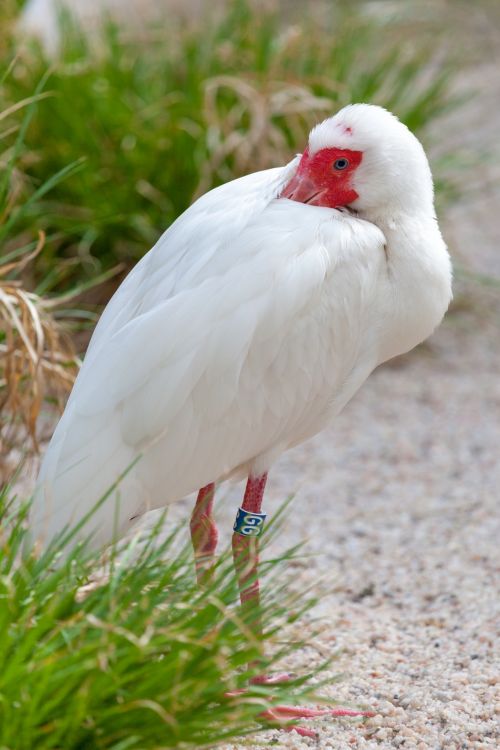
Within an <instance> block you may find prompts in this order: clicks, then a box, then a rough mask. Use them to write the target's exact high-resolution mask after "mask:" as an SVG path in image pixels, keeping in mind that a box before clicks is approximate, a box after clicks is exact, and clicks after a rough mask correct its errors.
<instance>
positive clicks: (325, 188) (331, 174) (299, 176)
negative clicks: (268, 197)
mask: <svg viewBox="0 0 500 750" xmlns="http://www.w3.org/2000/svg"><path fill="white" fill-rule="evenodd" d="M362 158H363V153H362V151H350V150H349V149H344V148H323V149H321V151H317V152H316V153H315V154H314V156H309V149H307V148H306V150H305V151H304V153H303V154H302V158H301V160H300V162H299V166H298V168H297V172H296V173H295V175H294V176H293V177H292V179H291V180H290V182H289V183H288V185H287V186H286V187H285V189H284V190H283V192H282V193H281V196H280V197H281V198H289V199H290V200H293V201H299V203H309V205H311V206H326V207H328V208H340V207H341V206H348V205H349V203H352V202H353V201H354V200H356V198H358V197H359V196H358V194H357V192H356V191H355V190H354V189H353V188H352V186H351V180H352V176H353V173H354V172H355V170H356V168H357V167H358V166H359V165H360V163H361V160H362ZM337 159H347V160H348V162H349V165H348V166H347V167H346V168H345V169H342V170H340V169H339V170H337V169H335V168H334V164H335V162H336V161H337Z"/></svg>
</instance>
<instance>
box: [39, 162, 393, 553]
mask: <svg viewBox="0 0 500 750" xmlns="http://www.w3.org/2000/svg"><path fill="white" fill-rule="evenodd" d="M294 168H295V167H294V165H293V164H292V165H291V169H292V170H293V169H294ZM290 171H291V170H290V166H289V167H288V168H285V169H281V170H269V171H268V172H264V173H258V174H256V175H251V176H249V177H247V178H242V179H241V180H237V181H235V182H233V183H229V184H228V185H225V186H223V187H222V188H218V189H216V190H214V191H212V192H211V193H209V194H207V195H206V196H204V197H203V198H201V199H200V200H199V201H197V203H195V204H194V205H193V206H192V207H191V208H190V209H189V210H188V211H187V212H186V213H185V214H183V215H182V216H181V217H180V219H178V220H177V222H175V224H174V225H173V226H172V227H171V228H170V229H169V230H168V231H167V232H166V233H165V235H163V237H162V238H161V239H160V241H159V242H158V244H157V245H156V246H155V248H154V249H153V250H152V251H151V252H150V253H149V254H148V256H146V257H145V258H144V259H143V260H142V261H141V262H140V263H139V264H138V266H137V267H136V269H134V271H133V272H132V273H131V274H130V276H129V277H128V279H127V280H126V281H125V282H124V284H123V285H122V286H121V287H120V289H119V290H118V292H117V293H116V295H115V296H114V298H113V299H112V301H111V303H110V305H109V306H108V308H107V309H106V311H105V312H104V314H103V316H102V318H101V321H100V323H99V325H98V327H97V329H96V332H95V335H94V337H93V339H92V342H91V345H90V347H89V352H88V355H87V357H86V358H85V361H84V364H83V367H82V371H81V373H80V375H79V377H78V380H77V383H76V385H75V388H74V390H73V393H72V395H71V398H70V400H69V403H68V406H67V409H66V411H65V414H64V415H63V417H62V419H61V421H60V423H59V425H58V428H57V430H56V432H55V434H54V438H53V440H52V442H51V445H50V446H49V449H48V451H47V454H46V457H45V459H44V464H43V466H42V470H41V474H40V482H39V487H41V490H40V491H39V492H38V494H37V499H36V505H37V506H38V509H37V508H35V516H37V517H38V523H39V524H40V523H41V524H42V526H40V525H39V527H38V528H39V529H45V531H46V532H47V534H48V535H49V536H50V535H51V534H52V533H54V531H56V530H57V529H58V528H60V527H61V526H63V525H64V524H65V523H67V522H69V521H71V520H73V521H74V520H77V519H78V518H80V517H81V516H82V515H83V513H85V512H86V511H87V510H88V509H89V508H90V507H91V506H92V504H93V503H94V502H95V501H96V500H97V499H98V498H99V497H100V496H101V495H102V494H103V493H104V492H106V490H107V489H108V488H109V487H110V485H111V484H112V483H113V481H115V480H116V478H117V477H118V475H119V474H120V473H121V472H123V471H124V470H125V469H127V467H128V466H129V465H130V464H131V463H132V462H133V461H134V459H136V457H137V456H138V455H141V456H142V457H141V458H140V460H139V461H138V463H137V464H136V466H134V468H133V469H132V470H131V471H130V472H129V474H128V475H127V477H126V478H125V480H123V482H122V484H121V486H120V510H119V514H118V515H119V520H120V519H121V520H120V523H121V521H122V520H125V519H129V518H131V517H133V516H134V515H137V514H138V513H140V512H143V511H144V509H145V508H147V507H158V506H161V505H162V504H163V503H166V502H169V501H171V500H174V499H177V498H179V497H181V496H183V495H184V494H186V493H188V492H190V491H192V490H194V489H196V488H197V487H199V486H202V485H203V484H206V483H208V482H209V481H212V480H214V479H215V480H216V479H219V478H221V477H223V476H225V475H227V474H229V473H230V472H231V471H232V470H234V469H235V468H236V467H237V466H238V465H241V464H244V463H245V462H247V461H250V460H251V459H253V458H254V457H256V456H258V455H259V454H262V453H263V452H265V451H272V450H273V448H275V447H276V446H282V447H286V445H287V444H291V443H292V442H294V441H296V439H297V436H298V434H299V433H300V431H301V430H302V432H304V431H305V432H307V431H308V429H309V427H308V425H309V422H311V425H312V426H314V419H316V416H315V413H314V412H315V410H316V411H320V410H324V409H325V408H326V406H327V403H328V399H329V397H330V395H331V393H330V392H328V393H326V395H325V398H326V400H325V398H323V400H321V399H320V400H319V401H318V398H317V394H318V393H320V392H321V391H322V390H325V388H326V384H327V383H329V382H330V383H331V388H330V391H331V390H332V389H333V394H334V395H335V393H334V391H335V385H336V384H341V383H343V382H344V381H345V380H346V377H347V375H348V373H349V372H350V370H352V368H353V367H354V366H355V364H356V354H357V350H358V348H359V342H360V336H359V330H360V327H362V325H363V323H362V321H363V320H364V318H365V317H366V314H367V311H368V310H369V309H370V302H371V300H372V299H373V295H374V293H375V291H374V290H375V289H376V281H377V278H378V277H379V275H380V267H381V265H382V259H383V250H382V248H383V244H384V238H383V235H382V233H381V232H380V231H379V230H378V229H377V228H376V227H374V226H373V225H370V224H368V223H366V222H362V221H359V220H355V219H352V218H351V217H344V216H343V215H342V214H341V213H340V212H338V211H335V210H332V209H326V208H318V207H312V206H306V205H303V204H299V203H295V202H293V201H288V200H286V199H282V200H275V198H276V196H277V195H279V193H280V191H281V188H282V186H283V185H284V184H285V182H286V181H287V180H288V179H289V177H290ZM231 186H233V189H232V190H231V189H230V188H231ZM347 271H349V272H351V276H352V279H351V281H350V283H349V284H346V278H345V274H346V272H347ZM329 284H333V287H332V289H330V292H332V291H333V307H330V308H328V305H327V304H326V303H325V299H326V298H325V297H324V291H325V286H328V285H329ZM330 297H332V294H329V296H328V299H329V298H330ZM328 304H330V303H328ZM327 316H332V321H331V324H330V323H328V320H327ZM349 317H351V318H352V320H351V321H349ZM332 328H333V329H334V331H335V330H336V333H335V334H334V338H335V340H334V341H333V343H332V342H330V341H329V340H322V335H323V333H322V332H323V331H324V330H328V331H330V329H332ZM332 346H333V349H334V350H336V352H335V353H336V354H337V356H336V357H333V360H334V362H333V364H332V363H331V362H330V360H331V359H332V357H331V355H330V353H328V358H327V359H325V357H324V356H323V352H324V351H325V350H328V349H329V348H331V347H332ZM304 358H306V360H307V361H303V360H304ZM373 366H374V364H373V363H371V362H370V366H369V368H370V369H371V368H372V367H373ZM366 374H368V373H366ZM308 412H310V414H308ZM313 417H314V419H313ZM317 418H319V415H318V417H317ZM39 499H40V502H39V501H38V500H39ZM113 516H114V511H112V510H109V509H105V508H104V509H103V508H101V509H100V510H99V514H96V518H95V519H94V521H95V523H96V524H97V525H98V526H99V530H100V532H101V534H100V539H101V541H105V540H107V539H109V538H110V536H111V533H112V521H113ZM35 525H36V524H35Z"/></svg>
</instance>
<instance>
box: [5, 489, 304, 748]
mask: <svg viewBox="0 0 500 750" xmlns="http://www.w3.org/2000/svg"><path fill="white" fill-rule="evenodd" d="M27 509H28V506H26V505H25V506H22V507H21V506H20V505H19V503H17V502H14V501H12V500H10V501H9V500H8V499H7V492H6V491H4V492H3V493H2V494H1V495H0V529H1V535H0V747H1V748H2V750H33V749H34V748H36V750H49V749H54V750H55V749H56V748H58V749H60V748H64V750H77V749H78V750H83V749H84V748H88V749H89V750H101V749H104V748H106V749H110V750H111V749H113V750H125V748H127V750H135V749H137V750H139V749H140V750H147V748H160V747H162V748H167V747H183V748H201V747H204V746H207V745H210V744H212V743H214V742H216V741H219V740H223V739H229V738H234V737H236V736H242V735H245V734H248V733H253V732H255V731H257V730H258V729H259V728H262V722H260V721H259V718H258V714H259V713H260V712H261V711H262V710H263V709H264V708H265V707H266V706H267V705H268V698H269V694H270V689H269V688H265V687H257V686H256V687H253V688H251V689H250V690H249V691H248V693H245V694H241V695H238V697H235V698H231V699H230V698H227V697H226V696H225V693H226V692H227V691H228V690H238V689H241V688H244V687H248V682H247V680H248V675H249V674H252V671H251V672H250V673H247V670H246V665H247V662H249V661H252V660H255V659H259V660H260V665H259V668H258V669H259V671H260V670H264V671H270V670H272V669H273V668H276V663H277V660H278V659H281V658H282V657H283V655H286V654H287V653H289V652H290V651H291V650H293V649H294V648H297V644H295V645H293V644H292V645H290V644H285V645H283V644H278V635H280V636H281V638H282V637H283V628H286V625H287V624H288V623H291V622H293V621H295V620H296V618H297V617H299V616H300V615H301V613H302V611H303V609H304V608H307V607H309V606H310V605H311V603H312V602H311V600H310V599H309V600H305V601H302V602H298V601H297V600H296V599H295V600H294V599H293V597H291V596H290V594H289V593H286V592H287V589H289V582H290V581H289V574H287V573H286V563H287V562H288V561H289V557H290V555H291V554H292V553H290V555H285V557H284V558H282V559H281V560H275V561H272V562H270V563H268V564H267V565H266V566H265V568H266V571H267V576H266V577H267V583H266V591H267V596H266V599H265V601H264V604H263V606H262V614H263V618H264V622H265V625H266V635H265V636H264V638H263V640H262V641H258V640H256V639H255V638H253V637H252V636H251V632H250V630H249V627H248V625H249V623H248V622H246V623H245V622H243V621H242V620H241V617H240V613H239V608H238V607H236V606H235V605H236V602H237V591H236V587H235V580H234V573H233V569H232V564H231V561H230V560H229V559H228V556H227V555H223V556H222V558H221V559H220V561H219V563H218V566H217V569H216V573H215V579H214V581H213V583H212V584H211V585H210V586H209V587H208V588H206V589H204V590H202V589H200V588H199V587H198V586H197V585H196V583H195V577H194V572H193V563H192V556H191V552H190V550H189V549H188V548H187V547H184V546H183V545H182V543H181V542H182V539H180V538H179V530H176V531H173V532H172V533H170V534H169V535H165V534H163V537H162V536H161V534H160V531H161V522H159V523H158V525H157V527H156V528H155V530H154V531H153V533H152V534H151V536H149V537H148V540H147V542H145V543H143V544H140V543H139V542H138V540H137V539H135V540H133V541H129V542H127V543H124V544H122V545H121V548H120V550H119V551H118V552H117V553H116V555H112V556H111V559H110V560H109V562H108V564H107V570H108V575H107V576H103V575H101V576H100V577H98V578H97V584H94V585H88V583H89V581H90V580H92V578H94V580H96V573H95V571H96V568H97V567H98V565H99V558H98V556H97V555H96V554H92V553H90V552H88V551H87V550H86V548H85V545H79V546H77V547H76V548H75V549H73V551H70V545H69V542H70V539H69V534H67V535H66V541H63V540H62V539H60V540H59V541H58V542H56V543H54V544H53V545H52V547H51V548H49V550H48V551H46V552H45V553H44V554H43V555H41V556H36V555H34V554H31V555H26V554H25V555H24V556H23V554H22V550H23V546H24V544H25V540H26V531H25V516H26V512H27ZM285 632H286V631H285ZM266 654H267V655H266ZM256 669H257V667H255V668H254V670H253V672H255V670H256ZM272 693H273V695H274V696H276V698H280V699H281V700H282V701H284V702H287V703H290V702H294V701H297V700H298V699H300V698H301V699H302V700H304V699H307V698H309V699H310V698H311V690H310V688H309V689H308V688H306V687H305V686H304V684H303V681H295V682H292V683H289V684H282V685H281V686H274V687H273V690H272Z"/></svg>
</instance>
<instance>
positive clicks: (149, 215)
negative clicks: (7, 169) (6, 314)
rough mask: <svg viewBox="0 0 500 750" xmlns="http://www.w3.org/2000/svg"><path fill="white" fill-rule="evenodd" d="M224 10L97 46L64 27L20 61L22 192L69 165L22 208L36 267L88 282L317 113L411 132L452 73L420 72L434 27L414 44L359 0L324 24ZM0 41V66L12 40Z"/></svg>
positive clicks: (432, 112) (254, 164)
mask: <svg viewBox="0 0 500 750" xmlns="http://www.w3.org/2000/svg"><path fill="white" fill-rule="evenodd" d="M228 5H229V7H228V10H227V11H226V13H225V14H224V15H223V16H222V17H221V18H219V19H218V20H214V18H213V17H211V16H210V14H207V18H206V19H204V21H203V22H202V23H199V24H197V25H196V24H194V23H192V24H190V25H188V26H185V27H181V28H178V27H177V26H176V25H175V24H174V25H170V26H165V27H164V28H162V29H161V30H159V31H158V30H157V31H156V32H155V33H151V35H150V38H149V39H148V40H147V41H144V40H142V41H130V39H129V40H128V41H127V40H125V39H124V38H122V36H121V35H120V34H119V33H118V32H117V30H116V29H113V28H111V27H110V28H108V30H107V32H106V34H105V45H104V48H103V49H102V50H101V54H99V55H96V54H92V53H91V52H90V51H89V50H88V49H87V45H86V43H85V41H84V40H83V39H82V38H80V37H79V36H78V35H77V34H76V33H75V32H74V31H73V32H71V30H70V29H67V33H66V34H65V39H66V43H65V47H64V50H63V53H62V55H61V59H60V60H59V61H58V62H57V63H56V64H55V65H54V66H52V68H51V69H50V71H49V72H48V63H47V62H46V61H45V60H44V58H43V55H42V54H41V52H40V51H39V50H38V51H36V50H34V51H33V52H32V55H31V56H23V57H21V59H19V60H18V61H17V63H16V65H15V67H14V71H13V73H12V74H11V75H9V76H8V77H7V78H6V80H5V81H4V85H3V87H2V90H1V96H2V104H3V107H6V106H9V105H11V104H13V103H15V102H17V101H19V100H21V99H23V98H26V97H27V96H29V95H31V94H32V93H33V91H34V90H35V87H36V86H37V84H38V83H39V81H40V80H41V78H42V77H43V76H46V83H45V84H44V91H45V92H46V93H47V94H48V96H47V97H46V98H44V99H43V100H41V101H40V103H39V107H38V113H37V116H36V117H34V118H33V120H32V122H31V123H30V125H29V128H28V129H27V131H26V137H25V139H24V145H23V148H22V150H21V153H20V164H19V168H20V172H21V173H22V174H23V175H24V178H23V180H24V182H23V184H24V189H25V190H26V192H27V193H28V194H30V193H31V194H33V193H34V192H35V191H36V190H39V189H40V186H41V185H44V184H46V182H47V180H48V179H50V178H51V177H52V175H58V174H61V173H62V171H63V170H65V169H72V168H71V167H68V165H78V169H77V170H76V171H72V172H71V173H70V174H68V175H67V178H66V179H65V180H64V181H63V182H60V183H58V184H56V185H54V186H53V189H52V190H51V192H50V194H49V195H39V196H38V199H37V200H36V201H34V202H33V203H32V205H31V206H30V211H29V215H27V216H26V217H25V226H29V224H30V223H33V222H35V221H36V222H37V224H38V225H39V226H40V228H42V229H44V230H45V231H46V232H47V234H48V236H49V237H50V238H51V241H50V242H49V243H47V246H46V249H45V252H44V254H43V257H42V258H41V259H40V260H39V261H38V269H39V273H40V274H42V275H43V274H44V273H46V272H48V270H51V269H52V268H53V262H54V259H55V258H56V257H57V258H58V259H64V258H66V259H67V258H71V259H73V263H74V260H75V258H76V259H78V261H79V262H80V263H81V266H80V270H79V271H77V274H80V273H81V270H82V269H83V272H84V273H85V274H87V275H90V276H92V275H93V274H95V273H96V272H99V271H100V270H102V269H103V268H104V269H106V268H109V267H110V266H112V265H114V264H115V263H116V262H117V261H121V260H124V261H125V262H126V263H127V264H129V265H130V264H132V263H133V262H134V261H135V260H137V259H138V258H139V257H140V256H141V255H142V254H143V253H144V252H145V251H146V250H147V249H148V248H149V247H150V246H151V245H152V243H153V242H154V241H155V240H156V238H157V237H158V236H159V234H160V233H161V231H163V230H164V229H165V228H166V227H167V226H168V225H169V224H170V223H171V222H172V221H173V220H174V219H175V218H176V217H177V216H178V215H179V214H180V213H181V212H182V211H184V210H185V208H186V207H187V206H188V205H189V204H190V202H191V201H192V200H193V197H195V196H196V195H198V194H199V193H200V192H203V191H206V190H208V189H210V188H211V187H213V186H215V185H217V184H219V183H221V182H224V181H227V180H229V179H232V178H233V177H235V176H238V175H240V174H242V173H246V172H251V171H255V170H256V169H261V168H265V167H269V166H275V165H277V164H281V163H284V162H286V160H288V159H289V158H290V157H291V155H293V154H294V153H295V152H296V151H297V150H300V149H302V147H303V145H304V143H305V139H306V137H307V133H308V131H309V129H310V127H311V125H312V124H313V123H314V122H316V121H318V119H321V118H323V117H325V116H327V115H329V114H331V113H332V112H334V111H335V110H336V109H337V108H339V107H340V106H342V105H344V104H346V103H348V102H351V101H370V102H375V103H378V104H381V105H384V106H386V107H388V108H389V109H391V110H393V111H394V112H396V114H398V115H399V116H400V117H401V118H402V119H403V120H404V121H405V122H406V123H407V124H408V125H409V126H410V127H411V128H412V129H413V130H414V131H415V132H416V133H417V134H419V135H423V136H425V131H426V128H427V126H428V125H429V123H432V122H433V121H434V120H435V119H436V118H437V117H438V116H439V115H440V114H441V113H442V112H443V111H444V110H445V109H446V108H447V107H448V106H449V104H450V101H449V98H448V95H447V90H448V83H449V78H450V67H449V66H448V65H444V66H443V65H440V66H437V65H432V66H431V63H432V55H431V52H430V50H431V49H432V47H433V45H434V44H435V40H434V38H433V37H432V35H431V34H429V35H428V36H427V37H426V38H425V41H423V42H422V41H420V42H419V43H415V42H414V40H413V39H412V38H411V37H410V36H409V35H408V33H407V32H402V31H401V32H400V31H398V28H397V27H394V25H391V24H390V23H379V22H375V21H373V19H369V18H366V17H364V16H363V15H362V14H361V11H359V10H358V5H357V4H355V3H351V4H346V3H343V2H332V3H330V4H329V5H328V8H329V10H328V12H327V13H326V16H325V18H324V20H323V21H322V22H319V21H315V20H313V18H312V17H311V18H310V17H308V16H306V14H305V13H303V12H302V14H301V15H299V16H297V18H295V17H292V18H290V20H286V19H284V18H283V17H282V16H280V15H279V14H277V13H273V12H272V11H263V10H262V9H260V10H257V9H255V8H254V7H253V6H252V3H251V2H246V1H243V0H235V1H234V2H232V3H229V4H228ZM297 21H298V23H297ZM419 39H420V40H422V37H420V38H419ZM4 44H5V45H6V47H5V51H4V65H5V66H6V65H7V64H8V62H9V61H10V59H11V56H12V53H13V48H14V44H13V43H11V44H10V47H9V45H8V44H6V43H5V42H4ZM15 123H16V115H15V114H14V115H13V116H12V118H9V123H8V124H9V125H11V124H13V126H15ZM13 138H14V136H12V135H8V134H7V135H4V139H5V141H6V142H7V143H10V142H11V141H12V139H13ZM82 159H83V160H84V161H83V164H82V162H81V161H80V160H82ZM438 177H439V175H438ZM71 273H72V275H73V276H72V277H73V278H74V267H73V266H72V268H71Z"/></svg>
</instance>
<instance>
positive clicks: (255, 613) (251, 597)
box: [232, 473, 267, 638]
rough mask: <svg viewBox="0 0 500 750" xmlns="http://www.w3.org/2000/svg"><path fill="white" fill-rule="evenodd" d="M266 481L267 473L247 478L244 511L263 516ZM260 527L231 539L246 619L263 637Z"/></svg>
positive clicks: (243, 613) (247, 530) (247, 528)
mask: <svg viewBox="0 0 500 750" xmlns="http://www.w3.org/2000/svg"><path fill="white" fill-rule="evenodd" d="M266 481H267V473H266V474H262V475H261V476H260V477H252V476H250V477H248V481H247V486H246V489H245V495H244V497H243V505H242V510H243V511H248V512H249V513H251V514H253V513H257V514H259V513H261V507H262V499H263V497H264V489H265V486H266ZM259 531H260V529H259V527H258V526H255V527H252V526H247V527H243V528H242V530H241V531H240V532H237V531H235V532H234V534H233V538H232V547H233V560H234V567H235V570H236V576H237V578H238V586H239V589H240V601H241V609H242V615H243V619H244V620H245V621H246V622H249V621H250V622H251V626H252V630H253V632H254V634H255V635H256V636H257V637H258V638H260V637H261V636H262V621H261V618H260V614H259V607H260V591H259V579H258V566H259V538H258V532H259Z"/></svg>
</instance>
